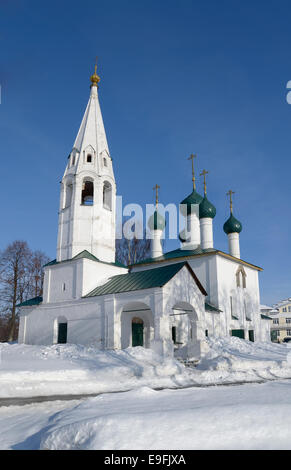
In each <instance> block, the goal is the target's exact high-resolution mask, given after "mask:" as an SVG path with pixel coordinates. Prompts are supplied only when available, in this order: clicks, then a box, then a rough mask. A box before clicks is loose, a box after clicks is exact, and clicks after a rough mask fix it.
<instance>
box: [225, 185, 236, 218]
mask: <svg viewBox="0 0 291 470" xmlns="http://www.w3.org/2000/svg"><path fill="white" fill-rule="evenodd" d="M233 194H235V192H234V191H232V190H231V189H230V190H229V191H228V193H226V195H227V196H229V203H230V213H231V214H232V195H233Z"/></svg>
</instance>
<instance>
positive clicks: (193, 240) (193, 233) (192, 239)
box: [183, 204, 201, 249]
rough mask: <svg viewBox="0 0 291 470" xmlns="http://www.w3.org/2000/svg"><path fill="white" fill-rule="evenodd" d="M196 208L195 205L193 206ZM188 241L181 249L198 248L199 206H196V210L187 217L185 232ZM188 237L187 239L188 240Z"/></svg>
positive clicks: (199, 241) (199, 239) (199, 237)
mask: <svg viewBox="0 0 291 470" xmlns="http://www.w3.org/2000/svg"><path fill="white" fill-rule="evenodd" d="M195 206H196V205H195ZM185 233H186V236H187V239H188V241H187V242H186V243H185V244H184V246H183V248H186V249H188V248H190V247H191V249H196V248H198V247H199V246H200V243H201V236H200V221H199V205H198V204H197V210H196V207H195V211H194V212H192V214H189V215H187V228H186V230H185ZM188 235H189V238H188Z"/></svg>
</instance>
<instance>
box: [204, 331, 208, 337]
mask: <svg viewBox="0 0 291 470" xmlns="http://www.w3.org/2000/svg"><path fill="white" fill-rule="evenodd" d="M205 336H206V338H207V337H208V330H205Z"/></svg>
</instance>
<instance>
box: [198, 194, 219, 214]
mask: <svg viewBox="0 0 291 470" xmlns="http://www.w3.org/2000/svg"><path fill="white" fill-rule="evenodd" d="M215 216H216V209H215V207H214V205H213V204H211V202H210V201H208V199H207V197H206V196H204V198H203V199H202V202H201V203H200V205H199V218H200V219H205V218H206V217H209V218H210V219H214V217H215Z"/></svg>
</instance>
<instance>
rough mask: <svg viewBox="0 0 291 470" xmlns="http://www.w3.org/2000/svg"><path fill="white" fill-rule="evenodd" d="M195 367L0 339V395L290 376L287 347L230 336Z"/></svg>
mask: <svg viewBox="0 0 291 470" xmlns="http://www.w3.org/2000/svg"><path fill="white" fill-rule="evenodd" d="M208 344H209V352H208V353H207V355H206V356H205V357H204V358H203V359H202V360H201V361H200V363H199V364H198V366H197V367H196V368H195V369H193V368H192V369H191V368H189V367H184V366H183V364H181V363H180V362H178V361H176V360H173V359H163V358H161V357H160V356H158V355H157V354H155V353H154V352H153V351H151V350H149V349H144V348H140V347H137V348H128V349H126V350H123V351H99V350H97V349H96V348H94V346H91V347H85V346H80V345H73V344H65V345H53V346H29V345H18V344H8V343H0V398H1V397H2V398H3V397H35V396H48V395H68V394H69V395H78V394H95V393H96V394H97V393H104V392H110V391H115V392H116V391H125V390H132V389H135V388H139V387H145V386H146V387H151V388H159V387H167V388H173V387H184V386H187V385H213V384H225V383H230V382H231V383H236V382H245V381H258V380H265V379H266V380H268V379H274V378H291V348H290V347H288V345H279V344H273V343H259V342H258V343H251V342H249V341H245V340H241V339H239V338H235V337H229V338H216V339H209V340H208Z"/></svg>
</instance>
